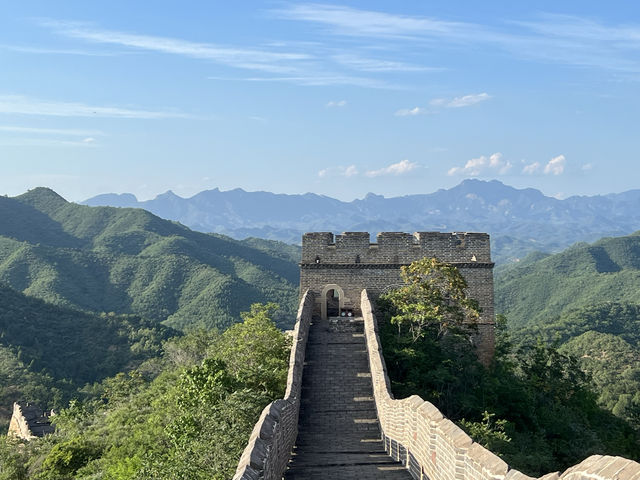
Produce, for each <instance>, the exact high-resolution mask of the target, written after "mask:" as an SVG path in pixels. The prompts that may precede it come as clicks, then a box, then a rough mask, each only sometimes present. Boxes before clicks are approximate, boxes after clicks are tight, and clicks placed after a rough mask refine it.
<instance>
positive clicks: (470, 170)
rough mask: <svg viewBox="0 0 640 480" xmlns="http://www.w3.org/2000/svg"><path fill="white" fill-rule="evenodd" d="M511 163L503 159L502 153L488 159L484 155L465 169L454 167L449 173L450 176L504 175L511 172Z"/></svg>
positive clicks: (468, 163) (473, 159) (465, 166)
mask: <svg viewBox="0 0 640 480" xmlns="http://www.w3.org/2000/svg"><path fill="white" fill-rule="evenodd" d="M511 167H512V165H511V162H509V161H506V160H504V159H503V158H502V153H500V152H496V153H494V154H492V155H489V156H488V157H487V156H485V155H482V156H480V157H478V158H472V159H471V160H469V161H467V163H465V164H464V166H463V167H453V168H450V169H449V171H448V172H447V174H448V175H464V176H469V177H478V176H480V175H489V174H491V175H496V174H499V175H504V174H506V173H507V172H509V170H511Z"/></svg>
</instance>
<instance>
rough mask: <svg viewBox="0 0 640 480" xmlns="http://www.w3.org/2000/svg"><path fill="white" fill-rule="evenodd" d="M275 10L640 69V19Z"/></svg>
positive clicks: (531, 55) (372, 33) (315, 6)
mask: <svg viewBox="0 0 640 480" xmlns="http://www.w3.org/2000/svg"><path fill="white" fill-rule="evenodd" d="M273 13H274V14H275V15H276V16H278V17H280V18H285V19H289V20H295V21H302V22H309V23H314V24H316V25H319V26H322V27H324V28H325V29H327V31H328V32H330V33H331V34H336V35H342V36H351V37H367V38H377V39H384V40H387V41H388V40H393V41H398V42H406V41H411V42H416V41H419V42H425V43H428V44H430V45H435V44H437V45H438V46H439V47H457V46H466V45H474V46H478V45H482V46H484V47H485V48H493V49H498V50H501V51H503V52H508V53H509V54H511V55H513V56H515V57H518V58H522V59H529V60H535V61H542V62H547V63H549V62H553V63H562V64H566V65H572V66H581V67H593V68H600V69H606V70H613V71H622V72H632V73H638V72H640V60H639V59H638V57H637V51H638V50H639V49H640V25H638V24H635V25H634V24H627V25H607V24H605V23H602V22H598V21H596V20H593V19H588V18H583V17H579V16H571V15H551V14H544V15H539V16H538V18H537V19H535V20H533V21H526V22H522V21H502V22H500V23H497V24H495V25H482V24H478V23H472V22H452V21H447V20H443V19H440V18H436V17H425V16H418V15H413V16H410V15H398V14H393V13H386V12H380V11H374V10H365V9H358V8H351V7H345V6H338V5H329V4H319V3H310V4H290V5H288V6H286V7H284V8H279V9H276V10H274V11H273Z"/></svg>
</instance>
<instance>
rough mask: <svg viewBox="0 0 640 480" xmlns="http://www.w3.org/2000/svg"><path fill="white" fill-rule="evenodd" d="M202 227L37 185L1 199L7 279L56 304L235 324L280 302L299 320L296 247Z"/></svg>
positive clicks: (2, 277)
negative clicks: (73, 199) (73, 198)
mask: <svg viewBox="0 0 640 480" xmlns="http://www.w3.org/2000/svg"><path fill="white" fill-rule="evenodd" d="M278 249H279V245H278V244H277V242H267V241H260V240H247V241H244V242H240V241H236V240H232V239H230V238H227V237H224V236H221V235H213V234H203V233H198V232H193V231H191V230H189V229H188V228H186V227H184V226H183V225H180V224H178V223H175V222H171V221H167V220H162V219H160V218H158V217H156V216H155V215H153V214H151V213H149V212H146V211H144V210H140V209H132V208H122V209H121V208H112V207H87V206H83V205H77V204H74V203H70V202H67V201H66V200H64V199H63V198H62V197H60V196H59V195H57V194H56V193H55V192H53V191H51V190H49V189H46V188H36V189H34V190H31V191H29V192H27V193H25V194H23V195H20V196H18V197H15V198H6V197H0V282H4V283H6V284H7V285H9V286H11V287H12V288H14V289H16V290H18V291H20V292H24V293H25V294H27V295H29V296H33V297H37V298H40V299H43V300H46V301H48V302H50V303H53V304H56V305H60V306H64V307H70V308H74V309H78V310H83V311H90V312H115V313H118V314H137V315H140V316H141V317H144V318H147V319H150V320H153V321H155V322H163V323H165V324H166V325H169V326H172V327H175V328H179V329H184V328H186V327H189V326H196V325H199V326H204V327H207V328H211V327H217V328H226V327H228V326H229V325H230V324H232V323H233V322H235V321H237V320H238V318H239V314H240V312H241V311H243V310H247V309H248V308H249V306H250V305H251V304H252V303H254V302H266V301H276V302H277V303H278V304H280V305H281V307H282V310H281V311H280V312H279V313H278V314H276V316H275V318H276V321H278V323H279V324H280V325H281V326H283V327H288V326H291V324H292V322H293V320H292V319H293V317H294V315H293V312H294V309H295V307H296V303H297V295H298V293H297V283H298V267H297V265H296V263H295V262H294V261H292V260H291V259H292V257H293V256H295V249H293V250H291V249H289V250H284V251H282V252H280V253H279V254H278V255H274V252H276V251H277V250H278Z"/></svg>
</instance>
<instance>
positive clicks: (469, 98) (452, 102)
mask: <svg viewBox="0 0 640 480" xmlns="http://www.w3.org/2000/svg"><path fill="white" fill-rule="evenodd" d="M490 98H491V95H489V94H488V93H477V94H470V95H463V96H461V97H454V98H434V99H432V100H431V101H429V106H430V107H431V108H424V107H414V108H403V109H400V110H398V111H397V112H396V113H395V115H396V116H398V117H406V116H410V115H420V114H424V113H437V112H438V110H439V109H441V108H462V107H470V106H471V105H475V104H477V103H480V102H484V101H485V100H489V99H490Z"/></svg>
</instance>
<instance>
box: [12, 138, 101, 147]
mask: <svg viewBox="0 0 640 480" xmlns="http://www.w3.org/2000/svg"><path fill="white" fill-rule="evenodd" d="M0 146H2V147H47V148H49V147H95V146H97V145H96V143H95V139H93V138H85V139H83V140H59V139H54V138H2V137H0Z"/></svg>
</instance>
